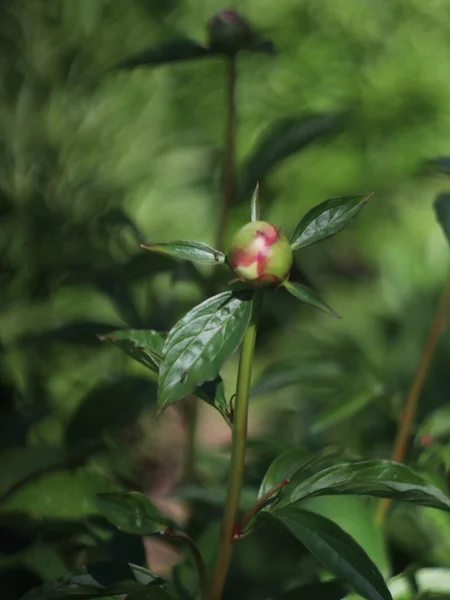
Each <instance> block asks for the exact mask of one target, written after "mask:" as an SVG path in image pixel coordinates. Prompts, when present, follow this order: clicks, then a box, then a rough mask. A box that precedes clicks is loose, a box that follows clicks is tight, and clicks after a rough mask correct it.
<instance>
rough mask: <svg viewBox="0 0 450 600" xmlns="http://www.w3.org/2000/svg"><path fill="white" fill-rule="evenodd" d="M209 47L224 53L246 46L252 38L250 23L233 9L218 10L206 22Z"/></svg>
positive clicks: (232, 52) (236, 50)
mask: <svg viewBox="0 0 450 600" xmlns="http://www.w3.org/2000/svg"><path fill="white" fill-rule="evenodd" d="M208 37H209V47H210V48H211V49H212V50H219V51H221V52H225V53H226V54H235V53H236V52H238V51H239V50H243V49H245V48H248V46H250V45H251V44H252V42H253V40H254V36H253V31H252V28H251V27H250V24H249V23H248V22H247V21H246V20H245V19H244V18H242V17H241V16H240V15H239V13H237V12H236V11H234V10H220V11H219V12H217V13H216V14H215V15H214V16H213V17H212V18H211V19H210V20H209V22H208Z"/></svg>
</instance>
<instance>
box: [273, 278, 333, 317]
mask: <svg viewBox="0 0 450 600" xmlns="http://www.w3.org/2000/svg"><path fill="white" fill-rule="evenodd" d="M283 286H284V287H285V288H286V289H287V291H288V292H289V293H290V294H292V296H294V297H295V298H297V299H298V300H301V301H302V302H305V303H306V304H309V305H310V306H314V308H318V309H319V310H322V311H323V312H326V313H328V314H329V315H331V316H332V317H336V318H337V319H340V318H341V317H340V316H339V315H338V314H337V312H335V311H334V310H333V309H332V308H330V307H329V306H328V304H327V303H326V302H324V301H323V300H322V298H319V296H318V295H317V294H316V293H315V292H313V290H311V289H309V288H308V287H306V285H302V284H301V283H296V282H291V281H287V280H286V281H284V282H283Z"/></svg>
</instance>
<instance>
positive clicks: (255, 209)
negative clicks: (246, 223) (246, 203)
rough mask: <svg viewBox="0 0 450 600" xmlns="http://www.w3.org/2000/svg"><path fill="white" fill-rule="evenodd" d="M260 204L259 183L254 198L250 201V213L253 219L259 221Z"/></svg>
mask: <svg viewBox="0 0 450 600" xmlns="http://www.w3.org/2000/svg"><path fill="white" fill-rule="evenodd" d="M260 212H261V211H260V204H259V183H257V184H256V187H255V191H254V192H253V195H252V199H251V202H250V215H251V220H252V221H259V218H260Z"/></svg>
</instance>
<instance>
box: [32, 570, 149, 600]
mask: <svg viewBox="0 0 450 600" xmlns="http://www.w3.org/2000/svg"><path fill="white" fill-rule="evenodd" d="M158 583H161V580H160V579H159V578H158V577H157V575H154V574H153V573H152V572H151V571H149V570H147V569H145V568H144V567H138V566H136V565H132V564H130V563H117V562H107V561H104V562H98V563H94V564H90V565H86V566H85V567H83V568H82V569H81V570H80V571H78V572H76V573H71V574H69V575H66V576H65V577H63V578H61V579H59V580H58V581H52V582H49V583H45V584H44V585H43V586H41V587H39V588H36V589H34V590H31V591H30V592H28V593H27V594H25V596H24V597H23V599H22V600H62V599H65V598H85V599H86V600H87V599H88V598H101V597H104V596H111V595H115V594H128V593H134V592H137V591H140V590H142V589H151V587H152V586H153V585H157V584H158Z"/></svg>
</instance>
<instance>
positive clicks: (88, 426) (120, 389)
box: [66, 377, 157, 446]
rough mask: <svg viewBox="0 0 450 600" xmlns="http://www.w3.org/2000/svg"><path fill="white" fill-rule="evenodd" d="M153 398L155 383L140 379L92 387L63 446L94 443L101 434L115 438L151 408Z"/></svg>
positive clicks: (133, 378) (75, 416)
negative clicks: (114, 436)
mask: <svg viewBox="0 0 450 600" xmlns="http://www.w3.org/2000/svg"><path fill="white" fill-rule="evenodd" d="M156 395H157V388H156V383H153V382H152V381H148V379H144V378H140V377H123V378H122V379H118V380H116V381H112V382H109V383H107V384H103V385H98V386H96V387H94V388H93V389H92V390H90V391H89V392H88V394H87V395H86V396H85V398H84V399H83V400H82V402H81V404H80V405H79V407H78V408H77V410H76V411H75V413H74V414H73V416H72V418H71V420H70V422H69V425H68V427H67V430H66V443H67V445H69V446H75V445H78V444H81V443H87V442H90V441H97V442H98V440H99V439H101V436H102V435H103V434H105V433H109V434H113V435H117V434H119V433H120V432H121V431H123V430H124V429H125V428H126V427H128V426H129V425H130V424H131V423H133V422H134V421H135V420H136V419H137V417H138V416H139V414H140V413H141V411H143V410H144V409H146V408H153V407H154V406H155V404H156Z"/></svg>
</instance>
